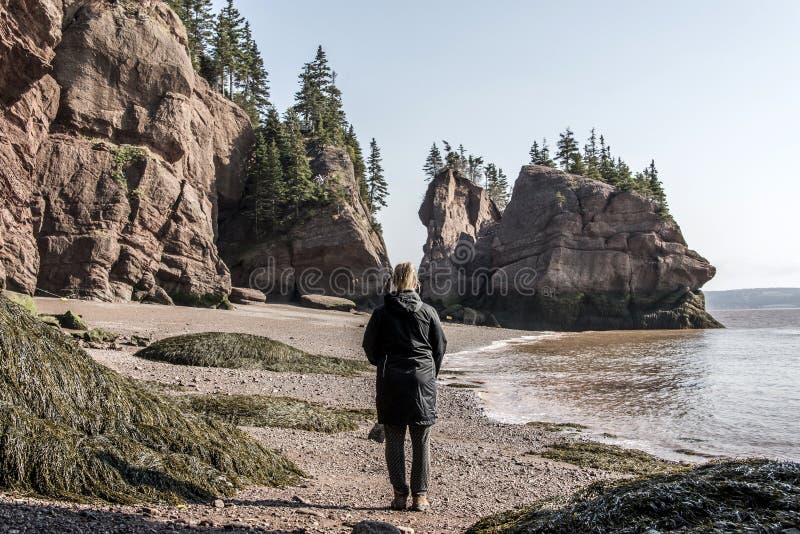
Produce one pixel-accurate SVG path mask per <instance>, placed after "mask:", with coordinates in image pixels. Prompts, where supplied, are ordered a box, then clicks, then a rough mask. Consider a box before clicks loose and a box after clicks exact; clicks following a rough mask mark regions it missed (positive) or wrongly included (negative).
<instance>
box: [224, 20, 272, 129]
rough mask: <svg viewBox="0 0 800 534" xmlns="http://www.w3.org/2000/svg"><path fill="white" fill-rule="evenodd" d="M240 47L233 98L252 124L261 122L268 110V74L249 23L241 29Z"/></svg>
mask: <svg viewBox="0 0 800 534" xmlns="http://www.w3.org/2000/svg"><path fill="white" fill-rule="evenodd" d="M240 45H241V48H239V49H238V50H237V65H238V70H237V72H236V85H237V87H238V88H239V93H238V94H236V95H235V96H234V98H233V100H234V101H235V102H236V103H237V104H239V106H240V107H241V108H242V109H244V110H245V111H246V112H247V114H248V115H250V119H251V120H252V122H253V124H255V125H258V124H260V123H261V120H262V118H263V117H264V116H265V114H266V113H267V112H268V110H269V106H270V103H269V75H268V73H267V70H266V68H264V60H263V59H262V57H261V52H260V51H259V50H258V45H257V44H256V42H255V39H253V34H252V32H251V30H250V23H249V22H245V24H244V28H243V30H242V40H241V43H240Z"/></svg>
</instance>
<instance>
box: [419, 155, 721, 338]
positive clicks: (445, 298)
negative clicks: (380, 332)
mask: <svg viewBox="0 0 800 534" xmlns="http://www.w3.org/2000/svg"><path fill="white" fill-rule="evenodd" d="M487 202H489V201H488V200H487V199H485V193H484V192H483V191H482V190H481V189H480V188H479V187H478V186H476V185H475V184H473V183H472V182H470V181H469V180H467V179H465V178H463V177H460V176H458V175H456V174H454V173H452V172H451V171H446V172H443V173H441V174H439V175H438V176H437V177H436V178H435V179H434V180H433V181H432V182H431V185H430V186H429V188H428V192H427V194H426V197H425V200H424V201H423V204H422V208H421V209H420V220H421V221H422V222H423V224H425V225H426V226H427V227H428V240H427V243H426V244H425V248H424V252H425V257H424V258H423V261H422V266H423V269H422V272H421V282H422V286H423V297H424V298H425V299H426V300H428V301H429V302H431V303H433V304H434V305H435V306H437V308H438V309H439V310H441V311H442V312H446V311H447V310H450V313H457V314H459V315H460V317H459V318H461V319H462V320H464V321H465V322H470V323H476V324H480V322H481V320H483V321H484V322H485V323H486V324H490V323H493V322H496V323H497V324H500V325H502V326H504V327H512V328H527V329H555V330H582V329H593V330H600V329H628V328H706V327H716V326H720V325H719V323H718V322H717V321H716V320H714V318H713V317H711V315H709V314H708V313H707V312H706V311H705V304H704V299H703V295H702V291H701V289H700V288H701V287H702V286H703V284H705V283H706V282H707V281H709V280H710V279H711V278H712V277H713V276H714V273H715V269H714V267H713V266H712V265H711V264H710V263H709V262H708V261H707V260H706V259H705V258H703V257H702V256H700V255H699V254H698V253H697V252H695V251H693V250H691V249H689V248H688V246H687V245H686V242H685V240H684V238H683V235H682V233H681V230H680V227H679V226H678V225H677V223H676V222H675V221H674V220H673V219H672V218H671V217H670V216H669V215H668V214H662V213H659V210H658V208H657V206H656V205H655V203H653V202H651V201H650V200H648V199H646V198H644V197H643V196H641V195H639V194H638V193H635V192H632V191H621V190H618V189H616V188H615V187H613V186H611V185H608V184H605V183H603V182H599V181H596V180H592V179H589V178H585V177H582V176H576V175H570V174H567V173H564V172H562V171H558V170H555V169H551V168H549V167H542V166H534V165H531V166H525V167H523V168H522V170H521V172H520V174H519V177H518V179H517V181H516V183H515V185H514V191H513V194H512V197H511V201H510V202H509V204H508V206H507V208H506V210H505V212H504V213H503V214H502V215H500V213H499V212H498V211H497V210H496V209H495V210H492V209H489V208H487V207H486V206H487ZM490 314H491V316H490Z"/></svg>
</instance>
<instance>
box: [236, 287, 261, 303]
mask: <svg viewBox="0 0 800 534" xmlns="http://www.w3.org/2000/svg"><path fill="white" fill-rule="evenodd" d="M230 300H231V302H233V303H234V304H244V305H247V304H256V303H263V302H266V301H267V296H266V295H265V294H264V292H263V291H260V290H258V289H250V288H248V287H232V288H231V295H230Z"/></svg>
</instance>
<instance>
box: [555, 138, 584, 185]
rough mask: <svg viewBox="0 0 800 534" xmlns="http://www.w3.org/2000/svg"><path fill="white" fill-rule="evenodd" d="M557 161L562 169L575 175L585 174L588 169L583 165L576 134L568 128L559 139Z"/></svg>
mask: <svg viewBox="0 0 800 534" xmlns="http://www.w3.org/2000/svg"><path fill="white" fill-rule="evenodd" d="M556 159H558V162H559V163H560V164H561V168H562V169H563V170H564V171H566V172H570V173H573V174H583V173H584V172H585V170H586V167H585V166H584V164H583V158H582V157H581V152H580V150H579V149H578V142H577V141H576V140H575V134H573V133H572V130H570V129H569V127H567V129H566V130H565V131H564V133H562V134H560V137H559V139H558V153H557V154H556Z"/></svg>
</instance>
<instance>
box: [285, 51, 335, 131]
mask: <svg viewBox="0 0 800 534" xmlns="http://www.w3.org/2000/svg"><path fill="white" fill-rule="evenodd" d="M299 78H300V89H299V90H298V91H297V93H295V106H294V109H295V110H296V111H297V113H298V114H299V116H300V118H301V119H302V120H303V127H304V129H305V130H306V131H308V132H311V133H313V134H314V135H315V136H316V137H317V138H318V139H319V140H320V141H321V142H322V143H333V144H341V143H342V142H343V141H344V136H345V124H346V119H345V115H344V111H342V93H341V91H340V90H339V89H338V88H337V87H336V73H334V72H333V71H332V70H331V68H330V66H328V58H327V55H326V54H325V51H324V50H323V49H322V47H321V46H320V47H318V48H317V54H316V56H315V57H314V60H313V61H310V62H308V63H306V64H305V65H304V66H303V71H302V72H301V73H300V77H299Z"/></svg>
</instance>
